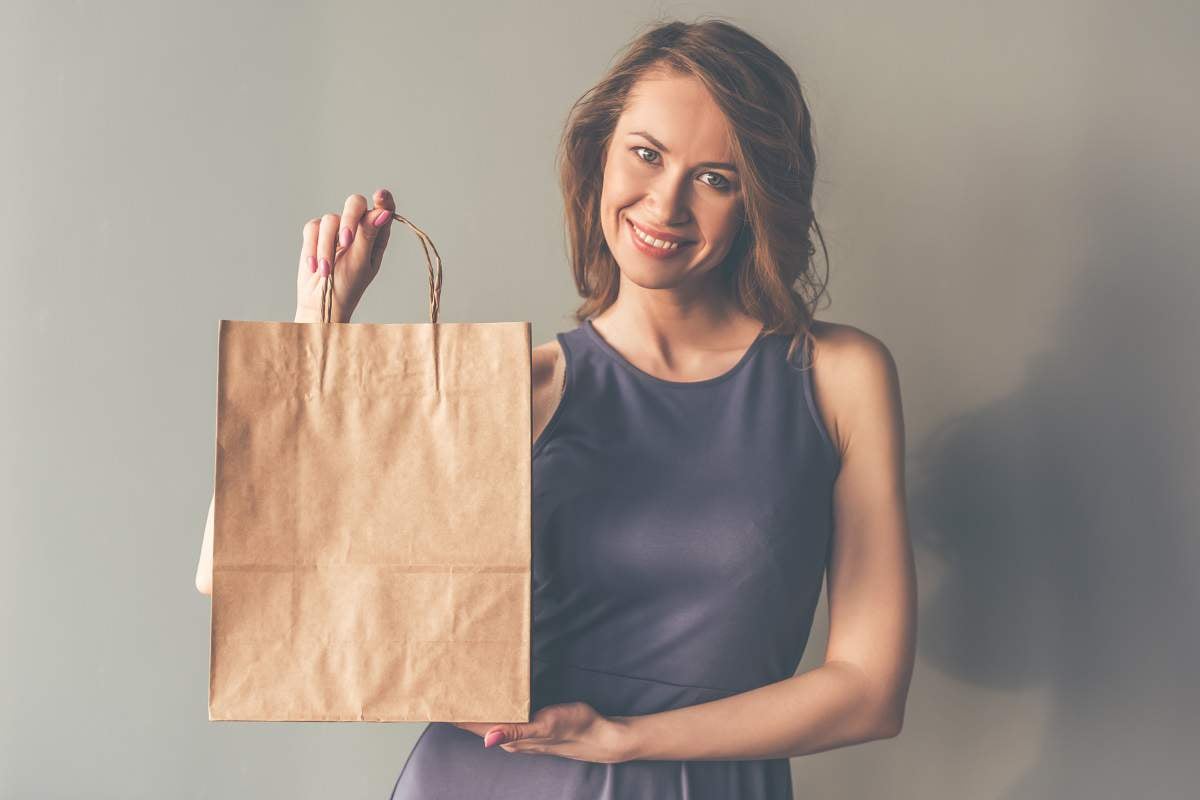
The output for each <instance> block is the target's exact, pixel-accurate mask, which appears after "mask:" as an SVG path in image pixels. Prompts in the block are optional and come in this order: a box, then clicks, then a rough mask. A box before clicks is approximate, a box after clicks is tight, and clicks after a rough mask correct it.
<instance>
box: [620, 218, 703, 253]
mask: <svg viewBox="0 0 1200 800" xmlns="http://www.w3.org/2000/svg"><path fill="white" fill-rule="evenodd" d="M625 221H626V222H627V223H628V225H627V227H628V228H629V239H630V241H631V242H632V244H633V246H634V248H635V249H636V250H637V251H638V252H639V253H642V254H643V255H645V256H648V257H650V258H655V259H667V258H673V257H675V256H677V255H679V254H680V253H681V252H683V251H685V250H689V249H690V248H691V246H692V244H694V243H693V242H692V241H691V240H689V239H683V240H680V239H679V237H672V238H671V241H678V242H679V244H677V245H676V246H674V247H668V248H662V247H655V246H654V245H652V244H649V243H648V242H644V241H642V239H641V237H639V236H638V233H637V229H636V228H635V226H634V224H633V221H632V220H630V219H626V220H625ZM656 238H658V237H656Z"/></svg>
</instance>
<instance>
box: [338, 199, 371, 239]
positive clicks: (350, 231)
mask: <svg viewBox="0 0 1200 800" xmlns="http://www.w3.org/2000/svg"><path fill="white" fill-rule="evenodd" d="M366 212H367V198H365V197H363V196H362V195H361V194H352V195H350V196H349V197H347V198H346V202H345V203H344V204H343V207H342V219H341V227H340V228H339V229H338V249H339V250H341V249H345V248H348V247H350V246H351V245H352V244H353V243H354V240H355V239H356V238H357V237H358V223H359V220H361V219H362V216H363V214H365V213H366Z"/></svg>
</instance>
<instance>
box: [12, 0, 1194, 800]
mask: <svg viewBox="0 0 1200 800" xmlns="http://www.w3.org/2000/svg"><path fill="white" fill-rule="evenodd" d="M659 14H665V15H668V16H679V17H683V18H685V19H691V18H694V17H695V16H697V15H700V14H720V15H723V16H725V17H726V18H728V19H730V20H732V21H734V22H736V23H738V24H741V25H743V26H745V27H746V28H748V29H749V30H750V31H751V32H752V33H756V34H758V35H759V36H761V37H762V38H763V39H764V40H765V41H766V42H767V43H768V44H769V45H771V46H773V47H775V48H776V49H777V50H778V51H779V52H780V54H781V55H783V56H784V57H785V58H786V59H788V60H789V61H790V63H792V64H793V65H794V66H795V68H796V69H797V71H798V73H799V74H800V76H801V80H802V82H803V83H804V85H805V88H806V90H807V93H808V99H809V101H810V103H811V106H812V110H813V112H814V115H815V119H816V134H817V146H818V148H819V157H820V165H819V168H820V176H821V180H820V185H819V187H818V190H817V195H818V196H817V202H818V215H819V219H820V220H821V221H822V223H823V224H824V226H825V230H826V232H827V234H828V236H829V244H830V247H831V257H832V275H833V280H832V286H831V290H832V296H833V301H834V302H833V305H832V306H831V307H830V308H829V309H827V310H825V311H824V312H823V313H822V314H821V316H823V317H824V318H826V319H830V320H835V321H840V322H846V323H850V324H854V325H857V326H859V327H861V328H863V329H864V330H867V331H869V332H871V333H873V334H875V335H876V336H878V337H880V338H881V339H882V340H883V341H884V342H885V343H886V344H887V345H888V346H889V347H890V348H891V350H892V352H893V354H894V355H895V357H896V360H897V362H898V364H899V367H900V374H901V378H902V382H903V387H902V388H903V393H904V401H905V412H906V422H907V431H908V441H909V463H908V479H909V485H910V496H911V518H912V529H913V536H914V540H915V542H916V548H917V557H918V562H919V565H920V578H921V587H920V588H921V617H920V650H919V660H918V664H917V670H916V675H915V678H914V681H913V686H912V692H911V695H910V700H909V704H908V716H907V719H906V727H905V730H904V732H903V733H902V734H901V735H900V737H899V738H897V739H893V740H886V741H882V742H873V743H870V744H867V745H863V746H859V747H853V748H847V749H841V750H836V751H832V752H828V753H822V754H818V755H813V756H807V757H803V758H798V759H795V760H793V762H792V763H793V770H794V774H795V780H796V794H797V797H823V798H846V799H847V800H850V799H851V798H868V797H889V798H922V799H923V800H933V799H934V798H947V799H950V798H953V799H954V800H960V799H961V798H973V799H974V798H994V799H995V800H1018V799H1020V800H1028V799H1030V798H1075V797H1088V798H1128V797H1139V798H1178V797H1184V796H1187V795H1188V793H1187V792H1186V791H1185V789H1186V788H1188V787H1189V786H1190V787H1192V788H1193V789H1194V782H1195V781H1196V780H1197V779H1200V770H1198V768H1197V763H1196V759H1195V757H1194V756H1195V753H1194V731H1195V723H1196V720H1197V719H1198V718H1200V687H1198V685H1197V682H1198V679H1197V677H1196V676H1197V675H1198V674H1200V652H1198V651H1200V645H1198V644H1197V637H1196V627H1195V620H1196V618H1197V612H1200V608H1198V605H1200V604H1198V602H1197V595H1198V590H1197V582H1196V580H1195V575H1196V571H1197V568H1198V567H1200V537H1198V536H1197V522H1198V520H1200V506H1198V505H1197V492H1196V488H1197V460H1198V459H1197V453H1198V448H1197V444H1198V442H1197V439H1198V438H1200V437H1198V435H1197V432H1198V431H1200V410H1198V409H1200V404H1198V402H1197V401H1198V400H1200V391H1198V388H1200V387H1198V385H1197V384H1198V374H1200V372H1198V370H1197V361H1196V352H1197V345H1200V341H1198V338H1200V336H1198V333H1197V323H1196V320H1195V311H1196V305H1197V303H1196V298H1197V297H1200V270H1197V256H1196V253H1197V250H1198V247H1200V226H1198V225H1197V208H1198V206H1197V203H1198V201H1200V169H1198V167H1197V158H1196V155H1195V142H1196V141H1198V140H1200V108H1198V107H1197V93H1196V91H1195V80H1194V78H1195V76H1196V75H1197V74H1200V51H1198V50H1197V49H1196V48H1195V47H1194V45H1195V41H1196V37H1197V33H1198V27H1200V25H1198V23H1200V13H1198V12H1197V11H1196V9H1195V7H1194V4H1191V3H1184V2H1178V3H1171V2H1148V3H1140V4H1136V8H1135V4H1132V3H1123V2H1068V1H1066V0H1053V1H1052V2H1031V1H1030V0H1020V1H1019V2H1006V3H986V4H985V3H962V2H958V1H953V2H952V1H951V0H939V1H937V2H918V3H905V4H897V3H887V2H872V3H866V2H847V1H846V0H839V2H836V3H834V2H827V3H814V2H799V3H797V2H780V1H779V0H773V2H739V3H711V4H707V5H700V4H691V3H657V4H646V3H643V2H625V0H620V1H618V2H610V3H582V2H569V3H563V4H558V5H552V4H549V3H545V4H541V3H514V2H508V3H503V2H501V3H494V4H493V3H487V4H485V3H472V4H451V5H449V6H441V7H440V6H437V5H435V4H431V3H372V2H364V3H354V4H335V3H325V4H316V3H301V4H292V5H291V6H290V7H284V6H279V5H278V4H274V3H265V2H249V3H247V2H242V3H237V4H233V3H213V2H207V3H195V2H189V3H182V2H171V3H150V2H145V3H137V2H121V3H113V2H110V3H101V2H83V0H80V1H79V2H74V3H65V2H46V1H45V0H42V1H41V2H36V3H35V2H4V3H3V17H4V24H3V25H0V101H2V103H3V106H2V107H3V114H4V125H3V126H0V174H2V178H0V185H2V186H3V191H2V192H0V202H2V203H3V207H2V208H0V230H2V232H3V235H2V237H0V238H2V239H3V241H5V242H6V245H5V249H6V255H5V256H4V257H3V258H2V259H0V269H2V270H3V273H2V278H3V288H2V289H0V298H2V300H0V302H3V313H0V380H2V381H3V392H2V394H0V412H2V413H0V437H2V439H0V442H2V443H0V469H2V470H3V472H2V474H0V509H3V511H2V513H0V526H2V529H3V535H2V537H0V633H2V637H3V638H2V646H3V657H0V685H2V686H3V692H2V693H0V709H2V713H0V796H3V797H5V798H8V797H14V798H24V797H82V796H88V797H120V798H130V797H159V796H174V797H197V798H198V797H292V798H302V797H314V798H316V797H378V798H382V797H386V796H387V793H388V792H389V791H390V789H391V786H392V783H393V781H394V780H395V777H396V774H397V772H398V771H399V769H400V766H401V764H402V763H403V762H404V759H405V757H406V756H407V754H408V752H409V749H410V747H411V746H412V744H413V742H414V741H415V739H416V737H417V735H418V734H419V733H420V730H421V727H422V726H421V725H420V724H392V725H384V724H370V723H333V724H305V723H298V724H275V723H209V722H208V721H207V715H206V688H207V683H206V681H207V656H208V639H207V637H208V622H209V600H208V598H206V597H204V596H202V595H199V594H198V593H197V592H196V590H195V588H194V587H193V584H192V578H193V570H194V569H195V564H196V556H197V553H198V550H199V546H200V540H201V534H202V530H203V522H204V515H205V512H206V510H207V505H208V500H209V495H210V492H211V489H212V476H213V457H214V452H213V450H214V445H213V442H214V433H215V418H214V416H215V411H214V408H215V369H216V349H215V348H216V329H217V320H219V319H221V318H227V319H262V320H290V319H291V314H292V309H293V306H294V288H293V287H294V284H293V281H294V275H295V269H296V266H295V265H296V259H297V254H298V252H299V244H300V226H301V224H302V223H303V222H304V220H305V219H307V218H309V217H311V216H316V215H318V214H320V213H323V212H325V211H339V210H340V209H341V205H342V201H343V200H344V199H345V197H346V195H348V194H350V193H352V192H361V193H363V194H365V195H368V196H369V195H370V193H371V192H372V191H373V190H374V189H375V188H377V187H378V186H381V185H386V186H390V187H392V189H393V191H394V193H395V195H396V197H397V201H398V203H399V206H400V209H401V211H402V212H404V213H406V214H407V215H409V216H411V217H412V218H413V219H414V220H415V221H417V222H418V224H420V225H421V226H422V227H423V228H424V229H425V230H427V231H428V232H429V233H430V234H431V236H433V238H434V241H435V242H436V243H437V244H438V246H439V249H440V250H441V252H442V255H443V258H444V260H445V264H446V273H445V274H446V277H445V286H444V294H443V304H442V319H443V321H468V320H469V321H495V320H532V321H533V323H534V335H535V342H542V341H546V340H547V339H549V338H550V337H551V336H552V335H553V334H554V333H555V332H556V331H559V330H565V329H566V328H568V327H570V326H571V325H572V323H571V322H570V321H569V320H568V318H567V313H568V312H569V310H570V309H571V307H572V306H573V303H574V300H575V298H574V295H573V287H572V284H571V281H570V277H569V275H568V272H567V266H566V260H565V254H564V236H563V228H562V223H561V216H560V215H561V204H560V200H559V196H558V189H557V186H556V182H555V174H554V171H553V154H554V146H555V143H556V141H557V137H558V134H559V132H560V129H561V125H562V122H563V119H564V117H565V114H566V111H567V109H568V107H569V105H570V103H571V102H572V101H573V100H574V99H575V98H576V97H577V96H578V95H579V94H580V93H581V92H583V91H584V90H585V89H586V88H587V87H588V86H590V85H591V83H592V82H594V81H595V80H596V79H597V78H598V77H599V76H600V75H601V73H602V72H603V70H604V69H605V67H606V66H607V65H608V63H609V60H610V59H611V58H612V56H613V55H614V54H615V52H616V51H617V49H618V48H619V47H620V45H622V44H623V43H624V42H625V41H627V40H628V39H629V38H630V37H631V36H632V35H633V34H634V32H635V29H636V27H637V26H638V25H639V24H641V23H644V22H647V21H650V20H651V19H652V18H654V17H655V16H657V15H659ZM420 252H421V251H420V247H419V245H418V243H417V241H416V239H415V237H412V236H411V235H407V236H406V235H405V234H404V232H403V229H398V231H397V234H396V235H395V236H394V237H393V244H392V246H391V248H390V252H389V255H388V257H387V260H386V261H385V264H384V270H383V273H382V274H381V275H380V277H379V278H378V279H377V281H376V283H375V285H374V286H372V288H371V290H370V291H369V292H368V294H367V296H366V299H365V300H364V302H363V305H362V306H361V308H360V311H359V313H358V314H357V315H356V321H365V322H403V321H413V322H416V321H422V320H424V319H426V318H427V317H426V316H425V315H426V308H425V304H426V300H425V298H424V286H425V279H424V277H423V270H424V261H423V259H422V257H421V255H420ZM824 615H825V609H824V608H822V609H821V610H820V611H819V612H818V624H817V628H816V629H815V630H814V634H813V638H812V640H811V643H810V645H809V650H808V654H807V657H806V659H805V664H804V665H803V666H802V667H801V669H808V668H811V667H813V666H815V665H816V663H817V660H818V659H819V658H820V656H821V654H822V652H823V648H824V633H825V627H824V622H825V620H824ZM1189 741H1190V742H1191V743H1192V744H1191V745H1190V746H1189Z"/></svg>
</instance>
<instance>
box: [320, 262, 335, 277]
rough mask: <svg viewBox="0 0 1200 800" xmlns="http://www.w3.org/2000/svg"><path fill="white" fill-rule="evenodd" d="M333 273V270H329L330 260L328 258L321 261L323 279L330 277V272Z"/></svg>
mask: <svg viewBox="0 0 1200 800" xmlns="http://www.w3.org/2000/svg"><path fill="white" fill-rule="evenodd" d="M332 271H333V270H331V269H330V268H329V259H328V258H322V259H321V277H322V278H324V277H326V276H328V275H329V273H330V272H332Z"/></svg>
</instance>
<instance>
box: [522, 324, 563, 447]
mask: <svg viewBox="0 0 1200 800" xmlns="http://www.w3.org/2000/svg"><path fill="white" fill-rule="evenodd" d="M530 367H531V370H532V371H531V373H530V382H531V384H532V397H531V400H532V402H533V438H534V439H535V440H536V439H537V437H538V434H540V433H541V432H542V429H543V428H544V427H546V423H547V422H549V421H550V418H551V417H552V416H554V411H555V409H556V408H557V407H558V402H559V400H560V399H561V397H562V390H563V388H564V387H565V385H566V376H567V370H566V359H565V358H564V357H563V352H562V346H561V345H560V344H559V343H558V337H557V336H556V337H554V338H553V339H551V340H550V341H548V342H544V343H543V344H539V345H537V346H536V347H534V348H533V349H532V350H531V351H530Z"/></svg>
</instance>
